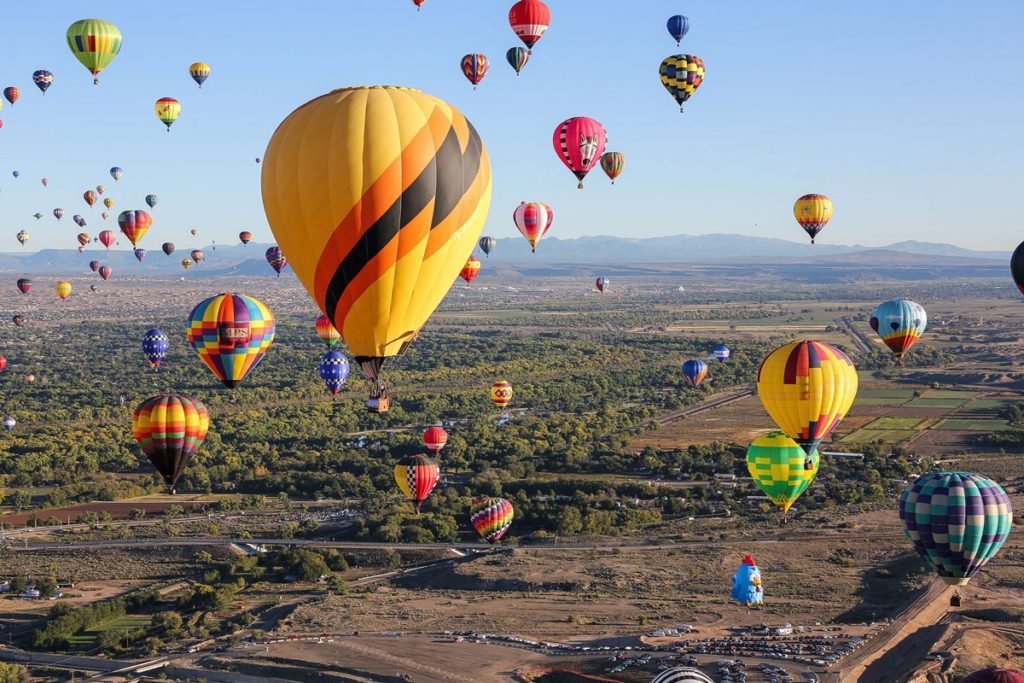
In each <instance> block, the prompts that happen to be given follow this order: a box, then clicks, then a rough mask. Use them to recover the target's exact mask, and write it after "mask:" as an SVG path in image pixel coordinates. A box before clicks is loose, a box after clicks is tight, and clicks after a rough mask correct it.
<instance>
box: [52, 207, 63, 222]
mask: <svg viewBox="0 0 1024 683" xmlns="http://www.w3.org/2000/svg"><path fill="white" fill-rule="evenodd" d="M53 215H54V217H55V218H56V219H57V220H60V219H61V218H63V217H64V209H54V210H53Z"/></svg>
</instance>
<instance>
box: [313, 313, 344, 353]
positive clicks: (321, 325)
mask: <svg viewBox="0 0 1024 683" xmlns="http://www.w3.org/2000/svg"><path fill="white" fill-rule="evenodd" d="M315 327H316V336H318V337H320V341H322V342H323V343H324V344H325V345H326V346H327V348H329V349H332V348H334V346H335V345H336V344H337V343H338V340H339V339H341V335H340V334H338V331H337V330H336V329H334V325H332V324H331V319H330V318H328V317H327V316H326V315H324V314H323V313H321V314H320V315H319V316H318V317H317V319H316V323H315Z"/></svg>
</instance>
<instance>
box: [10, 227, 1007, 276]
mask: <svg viewBox="0 0 1024 683" xmlns="http://www.w3.org/2000/svg"><path fill="white" fill-rule="evenodd" d="M268 246H270V245H269V244H256V243H250V244H249V245H247V246H242V245H239V244H236V245H218V246H217V247H216V248H214V247H213V246H210V245H206V246H203V247H202V249H203V252H204V253H205V255H206V261H205V262H204V263H201V264H199V265H198V266H196V267H194V268H193V269H192V270H191V271H190V272H189V276H190V277H202V276H204V275H209V276H213V275H218V276H219V275H230V274H238V275H247V276H252V275H257V276H258V275H267V276H273V275H274V273H273V271H272V270H271V269H270V267H269V266H268V265H267V264H266V262H265V261H264V260H263V253H264V251H265V250H266V248H267V247H268ZM190 251H191V249H188V248H184V247H183V248H181V249H179V250H177V251H175V252H174V254H173V255H171V256H170V257H168V256H165V255H164V253H163V252H162V251H161V250H160V249H159V248H156V249H150V250H149V252H148V254H147V255H146V259H145V262H144V263H141V264H140V263H138V262H137V261H136V259H135V256H134V254H133V253H132V252H131V251H127V250H121V249H114V250H111V251H107V250H106V249H103V248H102V247H98V246H96V245H90V246H89V248H88V249H86V250H85V252H84V253H79V252H78V251H77V250H76V249H43V250H41V251H38V252H35V253H28V254H19V253H17V252H7V253H2V254H0V271H7V272H16V273H26V274H31V273H41V274H42V273H46V274H51V273H52V274H59V273H67V274H74V273H78V272H83V271H87V269H88V263H89V261H91V260H93V259H95V260H97V261H100V262H101V263H103V264H105V265H109V266H111V267H112V268H113V269H114V271H115V272H117V273H119V274H121V275H139V276H144V275H147V274H177V273H180V272H182V270H181V260H182V259H183V258H186V257H187V256H188V255H189V252H190ZM478 256H480V257H483V254H478ZM1009 257H1010V254H1009V252H1001V251H975V250H971V249H965V248H963V247H957V246H954V245H952V244H943V243H938V242H916V241H905V242H897V243H895V244H890V245H888V246H885V247H878V248H869V247H863V246H859V245H839V244H828V243H827V242H825V243H820V244H815V245H811V244H808V243H807V242H793V241H789V240H781V239H775V238H770V237H755V236H750V235H732V234H711V235H674V236H671V237H646V238H624V237H611V236H594V237H579V238H575V239H559V238H557V237H548V238H546V239H544V240H543V241H542V242H541V243H540V244H539V245H538V247H537V253H535V254H531V253H530V247H529V245H528V244H527V243H526V240H524V239H522V238H520V237H504V238H500V239H498V240H497V246H496V247H495V249H494V250H493V251H492V252H491V255H490V257H489V258H486V259H484V260H485V263H488V262H489V263H490V264H491V265H492V266H493V267H497V268H501V267H508V266H522V267H524V268H533V267H535V266H538V265H540V264H544V265H546V266H554V265H556V264H557V265H561V266H572V265H579V266H583V265H601V264H607V265H621V264H629V263H660V264H671V263H680V264H683V263H685V264H738V263H752V264H760V265H769V264H771V263H772V262H773V260H774V261H778V260H780V259H785V262H787V263H803V264H807V263H820V264H823V265H828V264H831V265H839V264H843V265H849V266H856V265H857V264H863V265H865V266H873V267H878V266H880V265H896V264H901V263H906V264H909V265H916V266H929V265H930V266H933V267H940V266H969V265H976V266H992V265H995V264H994V262H997V261H1002V262H1004V263H1005V262H1008V261H1009ZM516 270H521V269H516Z"/></svg>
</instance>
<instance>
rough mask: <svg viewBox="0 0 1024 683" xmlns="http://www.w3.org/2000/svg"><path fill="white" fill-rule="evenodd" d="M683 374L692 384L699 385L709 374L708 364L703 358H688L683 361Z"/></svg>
mask: <svg viewBox="0 0 1024 683" xmlns="http://www.w3.org/2000/svg"><path fill="white" fill-rule="evenodd" d="M683 375H685V376H686V379H688V380H690V384H692V385H693V386H695V387H698V386H700V383H701V382H703V381H704V378H705V377H707V376H708V364H707V363H705V362H704V361H702V360H688V361H686V362H685V363H683Z"/></svg>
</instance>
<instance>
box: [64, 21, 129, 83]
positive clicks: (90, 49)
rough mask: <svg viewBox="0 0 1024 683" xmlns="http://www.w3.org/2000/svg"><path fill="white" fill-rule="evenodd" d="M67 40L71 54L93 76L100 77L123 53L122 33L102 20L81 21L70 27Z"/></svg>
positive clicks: (97, 79) (97, 81)
mask: <svg viewBox="0 0 1024 683" xmlns="http://www.w3.org/2000/svg"><path fill="white" fill-rule="evenodd" d="M67 39H68V47H69V48H71V53H72V54H73V55H75V58H76V59H77V60H78V61H80V62H81V63H82V66H84V67H85V68H86V69H88V70H89V73H91V74H92V75H93V76H99V73H100V72H101V71H103V70H104V69H105V68H107V67H108V66H109V65H110V63H111V62H112V61H114V57H116V56H117V53H118V52H120V51H121V31H120V30H119V29H118V28H117V27H116V26H114V25H113V24H111V23H110V22H109V21H103V20H102V19H79V20H78V21H76V22H75V23H73V24H71V26H69V27H68V33H67ZM92 82H93V83H99V82H100V79H99V78H93V81H92Z"/></svg>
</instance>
